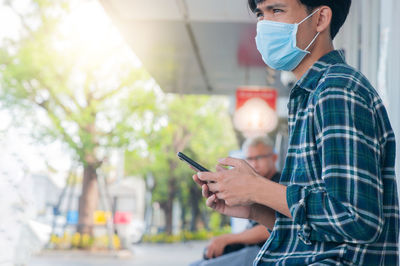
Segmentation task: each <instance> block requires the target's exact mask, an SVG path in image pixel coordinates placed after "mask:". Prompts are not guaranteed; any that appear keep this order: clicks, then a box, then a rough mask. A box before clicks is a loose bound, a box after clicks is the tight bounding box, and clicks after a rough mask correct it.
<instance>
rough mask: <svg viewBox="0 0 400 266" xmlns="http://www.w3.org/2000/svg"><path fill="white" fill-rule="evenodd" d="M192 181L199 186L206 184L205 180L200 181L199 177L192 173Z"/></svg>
mask: <svg viewBox="0 0 400 266" xmlns="http://www.w3.org/2000/svg"><path fill="white" fill-rule="evenodd" d="M193 181H194V182H196V183H197V184H198V185H199V186H200V187H201V186H202V185H204V184H206V182H204V181H201V180H200V179H199V177H198V176H197V174H195V175H193Z"/></svg>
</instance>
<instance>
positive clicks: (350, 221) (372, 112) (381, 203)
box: [254, 51, 399, 266]
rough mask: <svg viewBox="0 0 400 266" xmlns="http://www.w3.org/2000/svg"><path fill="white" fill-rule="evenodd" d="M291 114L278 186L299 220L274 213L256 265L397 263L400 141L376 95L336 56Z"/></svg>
mask: <svg viewBox="0 0 400 266" xmlns="http://www.w3.org/2000/svg"><path fill="white" fill-rule="evenodd" d="M288 109H289V147H288V153H287V158H286V162H285V167H284V169H283V171H282V176H281V180H280V183H281V184H283V185H286V186H287V196H286V197H287V202H288V205H289V209H290V212H291V214H292V217H293V218H288V217H286V216H283V215H281V214H280V213H277V214H276V215H277V219H276V222H275V226H274V228H273V231H272V233H271V236H270V238H269V239H268V241H267V242H266V243H265V245H264V246H263V248H262V249H261V251H260V253H259V254H258V256H257V257H256V259H255V261H254V265H373V266H377V265H398V262H399V258H398V239H399V205H398V195H397V187H396V179H395V171H394V165H395V137H394V133H393V130H392V128H391V125H390V122H389V119H388V115H387V113H386V110H385V107H384V105H383V103H382V101H381V99H380V97H379V95H378V93H377V92H376V91H375V90H374V88H373V87H372V86H371V85H370V83H369V82H368V80H367V79H366V78H365V77H364V76H363V75H362V74H361V73H360V72H359V71H357V70H354V69H353V68H351V67H350V66H348V65H347V64H346V63H345V61H344V58H343V56H342V55H341V53H340V52H339V51H332V52H330V53H328V54H327V55H325V56H323V57H322V58H321V59H320V60H319V61H318V62H316V63H315V64H314V65H313V66H312V68H311V69H310V70H309V71H308V72H307V73H306V74H305V75H304V76H303V77H302V79H301V80H299V81H298V82H297V84H296V85H295V87H294V88H293V89H292V91H291V93H290V100H289V104H288Z"/></svg>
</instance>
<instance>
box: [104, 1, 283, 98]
mask: <svg viewBox="0 0 400 266" xmlns="http://www.w3.org/2000/svg"><path fill="white" fill-rule="evenodd" d="M99 1H100V3H101V4H102V6H103V7H104V9H105V10H106V12H107V13H108V14H109V16H110V17H111V19H112V20H113V22H114V23H115V25H117V27H118V28H119V29H120V31H121V32H122V34H123V35H124V37H125V39H126V41H127V43H128V44H129V45H130V47H131V48H132V51H133V52H134V53H135V54H136V55H137V56H138V58H139V59H140V60H141V61H142V63H143V65H144V67H145V68H146V69H147V70H148V71H149V73H150V74H151V75H152V76H153V77H154V79H155V80H156V81H157V83H158V84H159V85H160V87H161V88H162V89H163V90H164V91H165V92H174V93H185V94H222V95H233V94H234V92H235V90H236V88H237V87H240V86H271V87H275V88H278V89H279V88H281V87H282V85H281V84H280V83H279V81H278V79H277V78H275V77H276V76H277V74H276V73H275V71H273V70H272V69H269V68H267V67H266V66H265V64H264V63H263V62H262V60H261V58H260V55H259V53H258V51H257V49H256V46H255V42H254V37H255V35H256V20H255V17H254V15H253V14H251V12H250V10H249V9H248V8H247V1H246V0H151V1H145V0H141V1H139V0H99ZM279 94H280V95H282V94H283V95H285V94H287V92H284V91H282V92H279Z"/></svg>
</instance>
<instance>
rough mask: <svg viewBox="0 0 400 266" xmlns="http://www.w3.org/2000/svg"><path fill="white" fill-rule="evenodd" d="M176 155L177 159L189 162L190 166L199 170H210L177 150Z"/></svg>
mask: <svg viewBox="0 0 400 266" xmlns="http://www.w3.org/2000/svg"><path fill="white" fill-rule="evenodd" d="M176 155H177V156H178V158H179V159H181V160H182V161H184V162H186V163H187V164H189V165H190V166H191V167H193V168H194V169H196V170H197V171H199V172H210V171H209V170H208V169H207V168H205V167H203V166H201V165H200V164H198V163H196V162H195V161H193V160H192V159H190V158H189V157H187V156H186V155H185V154H183V153H182V152H178V153H177V154H176Z"/></svg>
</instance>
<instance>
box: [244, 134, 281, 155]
mask: <svg viewBox="0 0 400 266" xmlns="http://www.w3.org/2000/svg"><path fill="white" fill-rule="evenodd" d="M259 144H263V145H264V146H267V147H270V148H272V149H274V143H273V142H272V140H271V139H270V138H269V137H268V136H261V137H255V138H249V139H246V141H245V142H244V143H243V145H242V152H243V154H246V153H247V150H248V149H249V148H250V147H255V146H258V145H259Z"/></svg>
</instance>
